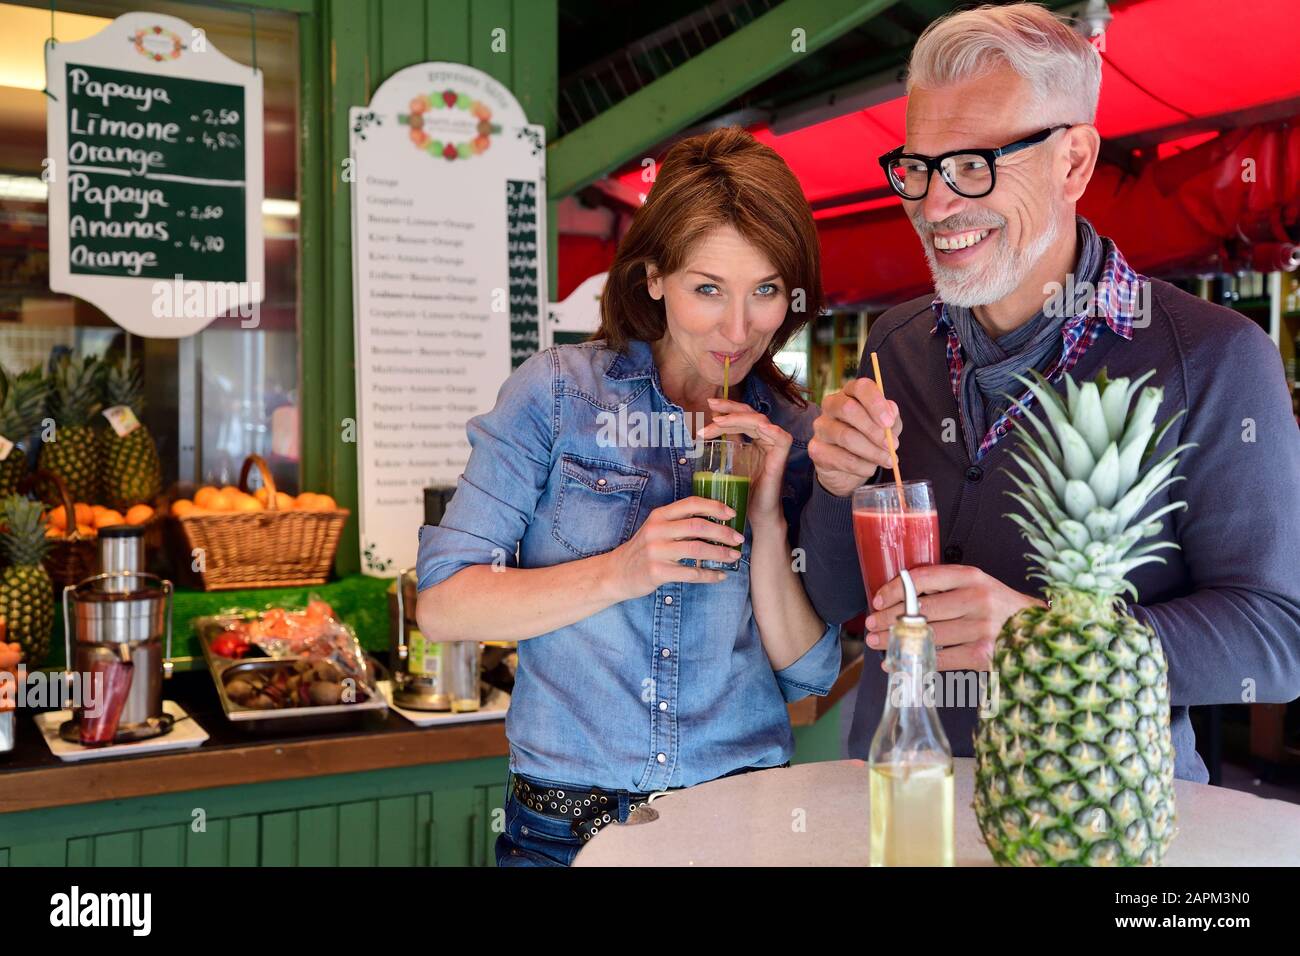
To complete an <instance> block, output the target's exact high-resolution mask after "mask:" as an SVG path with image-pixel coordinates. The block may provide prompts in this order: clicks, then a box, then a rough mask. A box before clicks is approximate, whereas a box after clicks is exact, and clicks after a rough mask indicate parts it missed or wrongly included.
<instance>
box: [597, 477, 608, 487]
mask: <svg viewBox="0 0 1300 956" xmlns="http://www.w3.org/2000/svg"><path fill="white" fill-rule="evenodd" d="M596 484H598V485H600V486H602V487H604V486H605V485H606V484H608V482H606V481H605V479H604V478H597V479H596Z"/></svg>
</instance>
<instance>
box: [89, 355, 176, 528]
mask: <svg viewBox="0 0 1300 956" xmlns="http://www.w3.org/2000/svg"><path fill="white" fill-rule="evenodd" d="M143 391H144V389H143V384H142V381H141V377H140V364H139V363H138V362H131V361H128V360H127V359H126V358H125V357H119V358H118V359H116V360H114V361H112V362H110V363H109V364H108V365H107V367H106V368H105V371H104V406H105V408H112V407H114V406H125V407H127V408H129V409H130V410H131V413H132V415H131V416H128V417H129V418H134V424H133V427H132V428H131V430H130V431H129V432H127V434H125V435H119V434H118V433H117V431H116V429H114V428H112V427H111V426H110V427H108V428H104V429H103V430H102V431H101V432H100V454H101V456H102V458H103V462H104V486H103V487H104V495H105V499H106V501H107V503H108V506H109V507H110V508H114V509H117V510H118V511H123V512H125V511H126V510H128V509H129V508H131V507H133V506H135V505H138V504H147V503H149V502H152V501H153V499H154V498H156V497H157V496H158V492H159V491H161V490H162V465H161V464H160V463H159V461H158V446H157V445H156V444H155V443H154V439H153V435H152V434H151V433H150V431H149V429H148V428H146V427H145V426H144V425H143V424H139V419H138V416H139V414H140V412H141V410H142V408H143Z"/></svg>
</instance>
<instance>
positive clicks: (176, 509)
mask: <svg viewBox="0 0 1300 956" xmlns="http://www.w3.org/2000/svg"><path fill="white" fill-rule="evenodd" d="M193 511H194V502H192V501H190V499H188V498H179V499H177V500H176V501H173V502H172V514H174V515H175V516H176V517H178V518H183V517H185V516H186V515H187V514H191V513H192V512H193Z"/></svg>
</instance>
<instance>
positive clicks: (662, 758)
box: [655, 754, 668, 763]
mask: <svg viewBox="0 0 1300 956" xmlns="http://www.w3.org/2000/svg"><path fill="white" fill-rule="evenodd" d="M655 760H658V761H659V762H660V763H667V762H668V757H667V756H666V755H664V754H658V755H656V756H655Z"/></svg>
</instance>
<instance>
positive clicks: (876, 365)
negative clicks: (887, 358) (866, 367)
mask: <svg viewBox="0 0 1300 956" xmlns="http://www.w3.org/2000/svg"><path fill="white" fill-rule="evenodd" d="M871 368H872V370H873V371H874V372H875V373H876V388H878V389H880V397H881V398H884V397H885V383H884V382H883V381H882V380H881V378H880V360H879V359H877V358H876V353H875V352H872V353H871ZM885 444H887V445H888V446H889V462H890V464H891V465H893V468H894V487H896V488H897V489H898V507H899V508H900V509H901V510H903V511H906V510H907V499H906V498H904V497H903V476H902V475H901V474H900V473H899V471H898V453H897V452H895V451H894V430H893V429H892V428H886V429H885Z"/></svg>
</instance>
